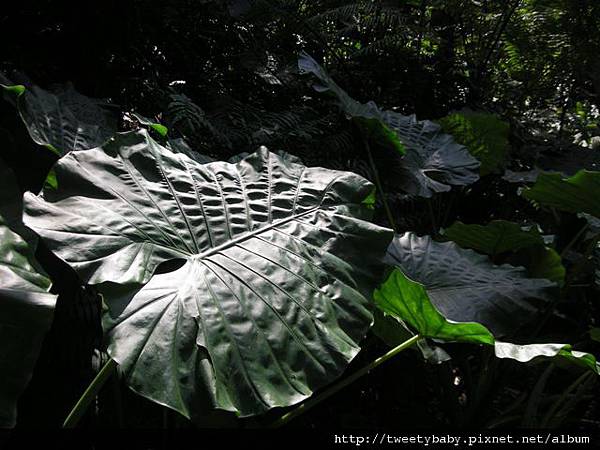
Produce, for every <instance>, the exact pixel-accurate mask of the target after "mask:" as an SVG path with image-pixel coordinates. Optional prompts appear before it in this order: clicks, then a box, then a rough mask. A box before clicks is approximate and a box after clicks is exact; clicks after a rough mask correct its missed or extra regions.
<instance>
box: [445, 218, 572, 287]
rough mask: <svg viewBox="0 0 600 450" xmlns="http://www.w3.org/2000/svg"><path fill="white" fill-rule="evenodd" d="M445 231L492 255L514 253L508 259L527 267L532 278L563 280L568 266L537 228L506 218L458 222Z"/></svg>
mask: <svg viewBox="0 0 600 450" xmlns="http://www.w3.org/2000/svg"><path fill="white" fill-rule="evenodd" d="M443 234H444V236H445V237H447V238H448V239H450V240H451V241H454V242H456V243H457V244H458V245H460V246H461V247H463V248H472V249H473V250H476V251H478V252H480V253H485V254H487V255H490V256H491V257H493V258H494V257H497V256H498V255H503V254H506V253H508V252H512V254H511V255H509V260H508V261H507V262H510V263H511V264H513V265H522V266H525V267H526V268H527V272H528V273H529V276H531V277H534V278H547V279H549V280H552V281H555V282H557V283H562V282H563V281H564V278H565V268H564V266H563V265H562V260H561V257H560V255H559V254H558V253H557V252H556V250H554V249H553V248H551V247H547V246H546V245H545V243H544V237H543V236H542V235H541V234H540V232H539V231H538V230H537V229H536V228H535V227H529V229H527V228H522V227H521V226H520V225H519V224H517V223H514V222H508V221H506V220H492V221H491V222H490V223H488V224H487V225H477V224H464V223H462V222H455V223H453V224H452V225H451V226H450V227H449V228H447V229H446V230H444V232H443Z"/></svg>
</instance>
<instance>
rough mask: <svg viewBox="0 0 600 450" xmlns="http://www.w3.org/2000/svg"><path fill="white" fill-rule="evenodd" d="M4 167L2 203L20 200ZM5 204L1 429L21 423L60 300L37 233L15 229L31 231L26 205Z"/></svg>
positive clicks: (0, 237) (0, 271)
mask: <svg viewBox="0 0 600 450" xmlns="http://www.w3.org/2000/svg"><path fill="white" fill-rule="evenodd" d="M0 169H2V170H0V173H1V174H2V177H3V182H4V183H5V184H4V185H3V189H2V192H1V193H0V200H3V199H4V194H5V193H6V191H11V192H12V193H15V194H16V195H18V197H20V192H19V190H18V187H17V185H16V182H15V180H14V177H12V174H11V173H10V172H9V171H8V169H6V168H2V167H1V166H0ZM18 197H14V198H18ZM0 205H1V207H0V373H2V382H1V383H0V428H4V427H13V426H14V425H15V423H16V418H17V400H18V398H19V395H20V394H21V393H22V392H23V390H24V389H25V387H26V386H27V384H28V383H29V380H30V379H31V376H32V373H33V368H34V366H35V362H36V360H37V358H38V354H39V352H40V349H41V345H42V341H43V338H44V335H45V333H46V331H47V330H48V328H49V327H50V325H51V323H52V318H53V313H54V306H55V303H56V296H55V295H53V294H50V293H49V292H48V291H49V289H50V280H49V279H48V277H47V276H46V274H45V273H44V272H43V270H42V269H41V267H40V266H39V265H38V263H37V262H36V261H35V258H34V256H33V254H34V249H35V240H34V238H33V235H32V234H29V235H28V237H29V238H30V241H29V242H27V241H26V240H25V239H23V237H21V236H20V235H19V234H17V233H16V232H15V231H14V230H23V229H24V228H25V227H24V226H23V224H22V223H20V218H21V216H20V206H19V205H14V204H13V205H9V204H8V203H4V202H2V203H1V204H0ZM15 214H18V216H17V215H15Z"/></svg>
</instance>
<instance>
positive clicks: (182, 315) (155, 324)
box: [25, 131, 392, 417]
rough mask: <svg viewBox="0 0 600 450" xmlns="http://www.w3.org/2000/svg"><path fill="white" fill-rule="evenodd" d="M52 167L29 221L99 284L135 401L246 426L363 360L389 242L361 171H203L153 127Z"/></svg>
mask: <svg viewBox="0 0 600 450" xmlns="http://www.w3.org/2000/svg"><path fill="white" fill-rule="evenodd" d="M54 169H55V172H56V175H57V179H58V189H57V190H45V191H44V192H43V193H42V194H41V195H40V196H39V197H36V196H33V195H31V194H29V195H27V196H26V208H25V209H26V222H27V224H28V225H30V226H31V227H32V228H34V229H35V230H36V231H38V233H40V235H41V236H42V237H43V238H44V239H45V240H46V242H47V245H48V246H49V247H50V248H51V249H52V250H53V251H54V252H55V253H56V254H57V255H58V256H59V257H61V258H62V259H64V260H65V261H67V262H68V263H69V264H71V265H72V266H73V267H74V268H75V269H76V270H77V271H78V272H79V274H80V275H81V276H82V277H83V278H84V279H85V280H86V281H88V282H90V283H93V284H100V286H99V289H100V290H101V292H102V293H103V294H104V298H105V301H106V303H107V304H108V306H109V313H108V315H107V317H106V321H105V327H106V333H107V337H108V340H109V343H110V346H109V353H110V354H111V357H112V358H114V359H115V360H116V361H117V362H118V363H119V364H120V365H121V366H122V368H123V371H124V373H125V375H126V378H127V380H128V382H129V384H130V385H131V387H132V388H133V389H134V390H136V391H137V392H139V393H141V394H142V395H145V396H147V397H148V398H150V399H152V400H155V401H157V402H159V403H161V404H164V405H167V406H169V407H171V408H173V409H175V410H177V411H179V412H180V413H182V414H184V415H185V416H188V417H191V416H193V415H195V414H196V413H198V412H199V411H202V410H203V409H205V408H206V407H209V406H215V407H217V408H222V409H225V410H229V411H235V412H237V413H238V414H240V415H243V416H246V415H251V414H257V413H261V412H264V411H266V410H268V409H269V408H272V407H274V406H288V405H291V404H293V403H296V402H299V401H301V400H302V399H304V398H306V397H307V396H309V395H310V394H311V392H312V391H314V389H317V388H318V387H320V386H322V385H324V384H326V383H327V382H329V381H331V380H332V379H333V378H335V377H336V376H338V375H339V374H340V373H341V372H342V371H343V369H344V368H345V366H346V364H347V363H348V362H349V361H350V360H351V359H352V358H353V357H354V355H356V353H357V352H358V350H359V346H358V343H359V341H360V340H361V339H362V337H363V336H364V334H365V333H366V331H367V329H368V328H369V326H370V324H371V322H372V319H373V316H372V313H371V311H370V305H369V300H368V298H369V297H370V295H371V293H372V289H373V288H374V286H375V284H376V282H377V279H378V276H380V274H381V271H382V270H383V266H382V263H381V257H382V256H383V254H384V252H385V248H386V247H387V245H388V244H389V241H390V240H391V238H392V234H391V230H388V229H385V228H380V227H378V226H375V225H373V224H371V223H369V222H368V221H367V220H368V219H369V218H370V215H371V213H372V211H371V209H370V208H369V207H368V204H365V203H363V200H364V199H365V198H368V197H369V195H370V194H371V192H372V190H373V186H372V185H371V184H370V183H369V182H368V181H366V180H365V179H363V178H362V177H360V176H358V175H355V174H352V173H348V172H339V171H333V170H327V169H322V168H308V167H305V166H303V165H301V164H299V163H298V160H297V159H296V158H293V157H287V156H278V155H275V154H273V153H270V152H268V151H267V150H266V149H261V150H260V151H258V152H257V153H254V154H251V155H249V156H247V157H246V158H245V159H242V160H241V161H239V162H238V163H237V164H232V163H227V162H212V163H207V164H200V163H198V162H197V161H195V160H193V159H191V158H189V157H188V156H186V155H185V154H181V153H174V152H172V151H170V150H168V149H165V148H164V147H161V146H160V145H159V144H157V143H156V142H154V141H153V140H152V139H151V138H150V137H149V136H148V134H147V132H146V131H141V132H136V133H128V134H123V135H118V136H117V137H116V138H115V140H113V141H111V142H110V143H109V144H107V145H105V146H104V147H103V148H98V149H93V150H89V151H85V152H72V153H70V154H69V155H67V156H66V157H64V158H62V159H61V160H60V161H59V162H58V163H57V164H56V165H55V167H54ZM174 259H181V260H182V261H183V266H181V267H179V268H178V269H176V270H174V271H171V272H166V273H160V274H156V275H154V276H153V274H154V271H155V269H156V267H157V265H158V264H160V263H161V262H164V261H168V260H174ZM163 272H164V271H163ZM105 282H111V283H105ZM114 283H120V284H122V285H125V287H123V286H115V284H114ZM144 283H147V284H145V285H144V286H141V285H142V284H144Z"/></svg>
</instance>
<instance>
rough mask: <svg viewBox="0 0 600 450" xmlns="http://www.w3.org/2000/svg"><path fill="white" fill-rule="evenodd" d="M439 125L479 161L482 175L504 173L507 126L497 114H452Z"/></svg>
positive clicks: (473, 112)
mask: <svg viewBox="0 0 600 450" xmlns="http://www.w3.org/2000/svg"><path fill="white" fill-rule="evenodd" d="M439 123H440V125H442V128H443V129H444V131H445V132H446V133H450V134H452V136H454V139H455V140H456V141H457V142H458V143H460V144H463V145H464V146H466V147H467V149H468V150H469V152H470V153H471V155H473V156H474V157H475V158H477V160H478V161H479V162H480V163H481V168H480V172H481V175H487V174H489V173H493V172H499V171H500V170H502V168H503V167H504V164H505V161H506V157H507V154H508V134H509V129H510V127H509V125H508V123H506V122H504V121H502V120H500V119H499V118H498V116H496V115H495V114H490V113H485V112H475V111H462V112H458V113H454V114H450V115H448V116H446V117H444V118H442V119H440V121H439Z"/></svg>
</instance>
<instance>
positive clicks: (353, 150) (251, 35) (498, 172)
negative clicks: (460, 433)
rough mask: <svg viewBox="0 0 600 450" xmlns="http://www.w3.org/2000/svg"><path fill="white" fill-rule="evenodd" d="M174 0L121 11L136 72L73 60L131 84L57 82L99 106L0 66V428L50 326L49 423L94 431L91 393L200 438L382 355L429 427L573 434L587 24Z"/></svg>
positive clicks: (562, 8)
mask: <svg viewBox="0 0 600 450" xmlns="http://www.w3.org/2000/svg"><path fill="white" fill-rule="evenodd" d="M191 3H193V5H192V4H191ZM191 3H190V2H186V1H176V2H172V4H169V5H167V6H166V8H165V9H164V10H163V11H161V14H162V16H161V20H160V21H159V23H155V22H153V20H155V19H156V14H158V13H157V11H156V10H155V8H152V7H149V6H148V7H147V8H139V9H138V8H135V9H134V10H132V11H131V13H132V14H133V15H136V16H138V17H139V19H140V20H138V21H136V27H138V28H137V29H136V28H135V27H134V28H127V29H128V31H127V33H129V34H130V36H129V38H130V42H133V43H135V44H136V49H137V50H136V52H139V53H140V54H139V55H137V56H136V55H135V52H134V51H132V50H129V51H128V52H124V51H118V52H117V51H115V48H117V43H118V37H114V38H111V39H109V40H108V41H107V42H106V43H105V44H103V45H105V46H106V47H105V48H104V49H103V51H104V52H98V53H95V54H94V58H98V60H101V59H103V58H104V59H106V60H107V61H111V64H108V65H106V67H105V68H103V69H102V71H104V72H102V73H100V74H99V76H100V77H104V78H105V79H107V80H115V79H116V78H115V77H114V76H113V75H114V74H111V73H110V71H111V70H117V68H118V70H119V71H120V72H119V74H120V75H123V74H124V73H126V72H127V70H130V71H131V78H127V77H124V78H123V79H125V80H126V82H124V83H123V84H121V85H120V86H118V89H116V87H115V86H114V85H112V84H111V82H106V83H104V84H103V85H102V86H100V87H97V88H95V89H89V85H88V86H86V83H85V82H82V83H79V82H78V83H77V86H78V87H79V86H80V85H82V86H83V87H84V88H85V89H86V92H87V93H93V94H94V95H98V96H99V97H104V98H103V99H99V98H92V97H89V96H86V95H83V94H81V93H79V92H78V91H77V90H75V88H74V86H73V84H71V83H67V84H63V85H58V86H53V87H52V88H50V89H43V88H41V87H39V86H37V85H36V84H34V83H33V82H31V81H30V80H29V79H28V78H27V77H25V76H24V75H23V74H22V73H20V72H16V71H15V70H13V69H16V68H18V69H24V70H26V71H27V72H28V73H30V74H32V75H33V76H39V70H40V69H39V66H37V64H38V63H39V61H37V62H34V61H35V58H33V57H32V58H31V61H30V62H25V63H21V64H17V62H16V61H17V59H15V58H13V59H12V60H9V61H8V62H5V63H3V64H2V65H1V66H0V68H2V69H4V70H5V73H6V75H1V74H0V85H1V88H2V90H3V91H2V95H3V96H4V100H5V103H4V105H3V108H6V111H7V117H9V116H10V115H11V114H12V117H11V118H8V119H7V120H6V125H4V123H3V124H2V125H1V128H0V133H1V135H2V136H3V137H5V142H6V149H5V150H4V151H3V153H2V154H1V157H2V162H1V164H0V170H1V173H2V175H3V176H2V178H3V189H2V191H1V192H0V236H2V240H1V243H0V276H1V285H0V329H1V331H2V336H3V340H2V343H1V344H0V345H1V346H2V347H1V355H2V358H0V369H1V371H2V372H3V373H5V374H7V379H8V383H4V384H3V385H2V386H0V425H3V426H8V427H12V426H15V424H18V423H19V420H20V414H19V416H18V415H17V411H18V409H19V408H18V406H19V405H26V400H23V399H22V400H19V397H20V395H21V394H23V393H24V394H23V396H24V398H25V399H27V395H28V392H29V391H31V389H33V388H32V387H31V386H30V387H29V388H28V387H27V386H28V383H29V382H30V381H33V382H34V383H35V380H36V375H35V371H36V370H41V369H39V368H40V367H44V366H43V363H44V359H43V354H44V352H45V351H46V352H47V351H48V350H47V348H48V346H50V344H48V342H51V341H48V340H47V339H46V341H44V339H45V336H46V335H47V332H48V330H51V331H50V336H51V335H52V333H56V332H57V330H60V329H61V328H65V327H69V323H79V324H80V325H81V324H83V328H86V327H87V330H85V331H84V330H81V329H77V328H75V329H74V331H73V335H75V336H77V339H79V345H80V347H79V349H78V353H77V354H76V357H77V358H78V359H80V360H81V361H83V362H82V365H81V373H80V374H79V375H75V376H76V378H77V379H78V380H79V381H78V384H77V387H78V393H77V394H76V395H75V397H73V395H71V396H70V397H69V398H67V400H68V402H70V406H72V409H71V408H70V407H69V410H70V412H69V414H68V415H67V414H64V415H63V416H62V417H61V418H60V419H61V421H62V420H63V419H64V423H63V426H65V427H73V426H75V425H77V424H78V423H79V422H80V420H81V419H82V417H84V416H86V415H87V416H86V417H88V419H89V417H90V416H92V415H94V414H95V415H96V416H98V415H100V416H102V414H101V413H102V411H100V412H99V411H98V410H96V411H93V410H92V409H91V405H92V403H93V400H94V398H96V397H97V396H98V395H102V392H103V391H102V388H103V386H105V384H106V383H107V382H109V380H110V382H114V380H117V381H116V382H114V383H115V386H116V387H117V389H118V386H120V384H126V385H127V386H128V387H129V388H130V389H131V390H132V391H133V392H135V393H136V394H138V395H139V396H142V397H145V398H146V399H149V400H150V401H152V402H154V403H156V404H158V405H161V406H162V407H167V408H169V409H171V410H174V411H176V412H177V413H178V417H179V416H183V417H185V418H186V419H189V420H190V423H194V424H197V425H200V426H202V425H207V424H219V423H223V422H219V421H225V422H224V423H226V424H228V425H232V424H233V426H240V424H242V425H245V424H253V425H257V424H258V425H259V426H281V425H284V424H287V423H288V422H290V421H291V420H292V419H296V417H298V416H300V415H303V414H305V413H306V412H307V411H309V410H311V409H312V408H313V407H315V406H317V405H319V407H323V404H327V402H325V401H324V400H326V399H328V398H330V397H332V396H334V395H335V394H336V393H337V392H339V391H340V390H341V389H342V388H346V386H349V385H351V384H352V383H355V382H357V380H358V379H364V377H366V376H367V375H368V374H370V373H385V374H387V376H391V377H394V374H395V373H397V372H395V371H398V369H399V367H398V366H394V365H393V362H394V361H398V360H400V358H403V359H401V361H402V364H403V365H411V369H410V370H411V371H413V372H412V373H419V374H423V375H424V376H425V377H429V378H426V379H427V380H429V381H431V373H434V372H435V371H437V374H438V375H437V376H438V377H439V379H438V380H437V381H436V382H434V383H437V384H438V385H436V386H434V388H433V389H432V390H433V392H432V393H431V395H430V396H429V401H430V402H432V403H435V401H436V399H439V398H444V396H445V397H446V399H445V401H446V403H447V405H446V406H445V407H438V408H437V409H438V410H440V411H439V412H440V414H441V415H442V417H441V418H440V419H439V422H440V423H444V422H446V423H448V422H449V421H453V422H452V424H453V425H456V426H459V427H460V426H465V425H466V424H469V423H471V424H472V423H473V421H479V422H478V424H479V425H481V426H482V427H483V426H485V427H498V426H503V425H514V424H516V423H517V424H518V423H520V424H521V425H524V426H529V427H532V426H542V427H556V426H560V425H563V424H565V423H567V422H568V421H577V420H579V419H580V418H581V417H583V416H586V414H588V413H589V412H588V411H586V410H585V408H586V407H587V406H589V405H590V404H591V403H589V402H588V401H587V400H588V399H589V398H590V395H591V394H590V393H591V392H592V389H594V387H595V386H596V385H597V381H596V379H597V376H598V375H599V374H600V364H599V363H598V361H597V360H596V358H595V357H594V353H597V349H598V340H599V336H598V335H599V332H598V330H599V329H598V325H597V320H598V304H597V301H596V299H595V297H596V296H597V289H598V273H600V267H598V262H599V261H598V255H599V254H600V251H599V250H598V248H599V247H598V245H599V244H598V243H599V241H600V207H599V206H598V202H597V199H598V196H599V195H600V172H598V171H596V170H594V169H596V168H597V167H596V161H597V155H596V152H597V149H596V140H597V136H596V134H597V131H598V127H597V122H596V120H597V115H598V112H597V106H596V102H597V93H596V92H597V89H598V86H599V85H598V83H597V82H598V79H597V76H596V75H597V71H595V70H596V69H597V67H596V66H594V64H595V59H594V53H593V51H592V50H593V49H595V48H597V46H600V42H598V40H596V37H598V27H597V26H598V23H596V22H597V21H593V20H592V19H587V18H584V17H579V15H576V14H574V11H573V10H572V8H573V7H572V5H571V3H570V2H566V1H558V0H552V1H550V0H544V1H542V0H528V1H526V0H515V1H511V2H508V4H504V2H503V4H502V5H500V2H470V1H458V0H457V1H452V2H438V1H435V0H430V1H423V0H422V1H414V2H413V1H407V2H404V3H403V4H402V5H401V6H398V5H397V4H396V2H385V1H382V2H374V1H364V2H363V1H361V2H356V3H351V4H350V3H347V2H337V1H324V2H302V1H266V0H260V1H255V2H254V1H252V2H249V1H230V2H228V3H227V4H221V3H220V2H219V5H220V6H219V7H216V5H215V3H214V2H210V1H208V2H201V3H200V4H196V3H195V2H191ZM308 3H310V4H308ZM579 3H581V4H580V5H579V7H581V8H584V9H586V10H587V11H588V12H593V11H594V10H596V9H597V5H596V4H595V3H593V2H586V1H581V2H579ZM97 8H105V7H104V6H97ZM125 16H126V15H125ZM140 16H142V17H140ZM575 17H578V18H577V19H576V18H575ZM596 17H600V14H599V15H597V16H596ZM94 20H95V21H96V22H94V23H96V24H97V25H98V26H100V25H102V23H100V22H102V20H107V19H94ZM195 20H198V22H194V21H195ZM67 23H68V24H71V25H72V23H71V22H67ZM198 23H200V24H201V25H202V26H199V25H198ZM150 24H155V25H156V26H155V27H153V28H152V30H149V27H150ZM163 28H164V29H168V30H170V31H171V34H168V35H167V34H165V33H163V31H164V30H163ZM582 29H584V30H588V33H589V36H590V44H589V45H588V46H585V47H584V48H580V46H578V43H579V42H581V39H582V38H581V36H580V35H579V33H581V30H582ZM48 32H49V33H51V32H50V31H48ZM93 32H94V31H93V29H92V34H93ZM192 32H199V33H200V38H197V37H195V38H194V39H191V38H190V36H191V33H192ZM65 33H67V32H66V31H65V30H62V31H60V33H56V34H52V33H51V34H52V35H56V36H63V35H64V34H65ZM112 39H115V41H114V42H113V41H112ZM169 40H171V41H174V42H177V45H172V44H171V43H170V42H169ZM199 42H200V43H202V45H201V46H199V47H194V48H188V47H187V46H188V45H190V46H191V45H192V44H198V43H199ZM40 45H41V44H40ZM72 45H85V43H83V44H81V43H76V44H72ZM41 46H42V47H43V45H41ZM311 55H313V56H311ZM317 55H320V57H319V58H317ZM126 56H127V57H131V58H132V59H131V61H130V63H129V64H128V65H127V67H128V68H127V69H125V68H123V67H124V66H125V65H124V64H123V61H121V62H120V63H115V60H118V59H119V58H125V57H126ZM86 58H88V57H86V56H84V55H82V61H84V62H85V61H87V59H86ZM317 59H322V60H323V61H324V63H319V62H318V61H317ZM42 60H43V57H42ZM87 63H89V64H94V65H97V64H98V62H96V63H93V62H92V61H91V60H90V61H87ZM17 66H19V67H17ZM62 67H63V66H62V65H61V64H60V63H56V62H54V63H53V64H49V65H48V66H47V67H46V69H47V70H48V71H49V73H50V75H46V76H49V77H50V79H52V77H53V76H54V75H56V74H59V73H60V70H62ZM325 67H328V68H333V70H332V72H331V73H332V74H333V75H331V74H330V73H329V70H327V69H326V68H325ZM79 68H80V70H84V69H85V64H83V63H82V64H81V65H80V66H79ZM399 71H400V72H399ZM533 74H536V76H535V77H534V76H533ZM538 74H539V76H538ZM69 75H73V77H72V78H75V79H76V81H77V78H78V74H77V73H73V74H69ZM138 77H141V79H142V80H143V82H142V83H139V80H138ZM59 78H60V77H59ZM79 81H81V80H79ZM342 83H343V86H344V87H342ZM357 98H365V99H369V100H368V101H361V100H357ZM282 99H284V100H282ZM372 99H374V100H372ZM121 102H122V103H121ZM422 117H427V119H428V120H422V119H421V118H422ZM17 118H18V119H17ZM595 138H596V139H595ZM265 146H266V147H265ZM267 147H268V149H267ZM24 155H25V156H24ZM27 158H33V159H34V160H35V163H33V164H32V163H31V162H30V161H27ZM82 308H87V311H88V312H89V314H87V313H86V314H85V318H84V319H82V318H81V313H80V311H79V313H76V314H74V311H75V310H81V309H82ZM69 314H72V315H71V316H70V315H69ZM100 320H101V323H100ZM408 350H411V351H410V352H409V351H408ZM399 354H401V355H402V356H398V357H396V355H399ZM39 355H42V356H41V357H40V362H38V363H37V369H36V361H37V360H38V357H39ZM386 361H390V362H388V363H387V365H388V367H386V368H382V369H378V371H377V372H375V371H374V369H375V368H376V367H377V366H379V365H382V364H383V363H385V362H386ZM518 363H523V365H521V364H518ZM349 365H350V366H351V367H350V368H348V366H349ZM557 369H559V370H560V376H559V377H554V378H552V373H553V371H554V370H557ZM444 370H446V371H448V370H450V372H446V373H445V374H444V372H443V371H444ZM516 373H523V374H525V377H524V379H523V380H519V379H518V377H515V374H516ZM428 374H429V375H428ZM369 376H375V375H369ZM382 376H383V375H382ZM553 381H554V382H555V383H556V384H557V385H558V386H559V393H558V394H555V393H553V391H554V392H555V391H556V385H553V384H552V382H553ZM565 385H566V386H567V387H566V388H565ZM34 387H35V386H34ZM347 389H351V388H350V387H348V388H347ZM370 389H371V391H373V392H374V393H373V394H372V395H375V396H376V395H377V394H378V392H379V391H378V388H377V386H375V387H370ZM353 394H354V395H358V394H359V393H358V392H354V393H353ZM353 394H352V392H351V393H349V394H348V395H350V396H351V395H353ZM121 397H122V395H121V394H118V395H117V396H116V398H117V399H118V400H116V401H115V404H114V405H111V404H108V406H106V408H108V409H111V408H112V409H114V410H116V411H119V413H118V414H117V417H118V420H119V421H120V422H123V421H126V420H127V419H125V418H123V417H121V416H122V414H121V412H120V411H121V406H120V405H119V404H118V403H119V402H121V401H122V400H121ZM400 397H401V396H400ZM394 398H395V399H396V404H395V405H392V406H391V407H390V408H391V410H392V411H395V412H396V413H398V408H399V411H400V413H401V411H403V409H402V408H403V407H404V406H403V405H398V403H401V402H400V401H399V400H398V398H399V396H398V394H396V395H395V396H394ZM19 402H20V403H19ZM486 405H487V407H488V410H491V411H494V413H486V414H482V413H481V410H482V408H483V407H484V406H486ZM591 405H592V406H591V407H593V404H591ZM376 407H377V406H376ZM434 407H435V404H434ZM280 408H289V410H287V411H283V410H281V409H280ZM394 408H396V409H394ZM23 409H25V411H26V409H27V408H26V406H25V407H24V408H23ZM215 410H221V411H225V413H223V414H222V415H219V414H216V415H215V414H212V413H211V411H215ZM64 412H65V411H64V410H61V411H59V413H60V414H63V413H64ZM67 412H68V411H67ZM400 413H399V414H400ZM26 414H27V413H26ZM317 414H318V412H317ZM308 416H310V414H308ZM224 417H225V419H224ZM449 417H451V419H449ZM177 420H180V419H177ZM306 420H310V418H309V419H306ZM299 421H300V419H299Z"/></svg>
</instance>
